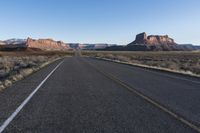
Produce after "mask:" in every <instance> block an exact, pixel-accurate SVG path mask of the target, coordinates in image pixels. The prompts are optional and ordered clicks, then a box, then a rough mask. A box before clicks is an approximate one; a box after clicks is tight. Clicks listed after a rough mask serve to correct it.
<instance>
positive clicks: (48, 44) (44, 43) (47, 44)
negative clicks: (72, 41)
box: [26, 38, 69, 50]
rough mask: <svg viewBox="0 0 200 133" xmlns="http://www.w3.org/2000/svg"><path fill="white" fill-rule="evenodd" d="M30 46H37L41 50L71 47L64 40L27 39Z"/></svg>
mask: <svg viewBox="0 0 200 133" xmlns="http://www.w3.org/2000/svg"><path fill="white" fill-rule="evenodd" d="M26 45H27V47H28V48H37V49H41V50H67V49H69V47H68V46H67V45H66V44H65V43H64V42H62V41H54V40H53V39H38V40H34V39H31V38H28V39H27V42H26Z"/></svg>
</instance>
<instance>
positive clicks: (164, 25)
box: [0, 0, 200, 44]
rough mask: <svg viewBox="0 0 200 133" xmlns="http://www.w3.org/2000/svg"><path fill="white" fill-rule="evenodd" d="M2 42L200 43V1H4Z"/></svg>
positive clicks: (0, 12)
mask: <svg viewBox="0 0 200 133" xmlns="http://www.w3.org/2000/svg"><path fill="white" fill-rule="evenodd" d="M0 18H1V20H0V40H5V39H9V38H27V37H32V38H36V39H37V38H53V39H55V40H63V41H65V42H80V43H88V42H90V43H104V42H106V43H117V44H127V43H129V42H131V41H133V40H134V39H135V35H136V34H137V33H140V32H143V31H145V32H147V34H168V35H169V36H170V37H172V38H174V39H175V40H176V42H178V43H193V44H200V0H1V3H0Z"/></svg>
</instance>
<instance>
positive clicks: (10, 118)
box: [0, 60, 64, 133]
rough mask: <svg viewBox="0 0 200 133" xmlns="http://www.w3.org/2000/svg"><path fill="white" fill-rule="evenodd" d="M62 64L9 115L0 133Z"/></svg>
mask: <svg viewBox="0 0 200 133" xmlns="http://www.w3.org/2000/svg"><path fill="white" fill-rule="evenodd" d="M63 62H64V60H63V61H62V62H60V63H59V64H58V65H57V66H56V67H55V68H54V69H53V70H52V71H51V72H50V73H49V74H48V75H47V77H46V78H45V79H44V80H43V81H42V82H41V83H40V84H39V85H38V86H37V87H36V88H35V90H34V91H33V92H32V93H31V94H30V95H29V96H28V97H27V98H26V99H25V100H24V101H23V102H22V103H21V105H20V106H19V107H18V108H17V109H16V110H15V111H14V112H13V113H12V115H10V116H9V117H8V118H7V119H6V120H5V121H4V123H3V124H2V125H1V126H0V133H2V132H3V131H4V129H5V128H6V127H7V126H8V125H9V124H10V123H11V121H12V120H13V119H14V118H15V117H16V115H17V114H18V113H19V112H20V111H21V110H22V108H23V107H24V106H25V105H26V104H27V103H28V102H29V100H30V99H31V98H32V97H33V95H34V94H35V93H36V92H37V91H38V90H39V89H40V87H41V86H42V85H43V84H44V83H45V81H46V80H47V79H48V78H49V77H50V76H51V75H52V74H53V73H54V72H55V71H56V69H57V68H58V67H59V66H60V65H61V64H62V63H63Z"/></svg>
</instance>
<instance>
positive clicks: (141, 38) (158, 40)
mask: <svg viewBox="0 0 200 133" xmlns="http://www.w3.org/2000/svg"><path fill="white" fill-rule="evenodd" d="M130 44H147V45H176V43H175V42H174V40H173V39H172V38H169V37H168V35H164V36H159V35H150V36H147V34H146V33H145V32H143V33H140V34H138V35H136V39H135V41H133V42H132V43H130Z"/></svg>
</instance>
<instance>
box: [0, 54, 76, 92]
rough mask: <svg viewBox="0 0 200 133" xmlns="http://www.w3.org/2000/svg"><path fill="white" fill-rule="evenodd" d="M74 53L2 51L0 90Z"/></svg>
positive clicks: (0, 58)
mask: <svg viewBox="0 0 200 133" xmlns="http://www.w3.org/2000/svg"><path fill="white" fill-rule="evenodd" d="M73 54H74V53H73V51H69V52H58V51H57V52H56V51H54V52H51V51H48V52H44V51H32V52H30V51H18V52H0V91H3V90H4V89H5V88H6V87H9V86H11V85H12V84H13V83H14V82H16V81H18V80H21V79H23V78H25V77H26V76H28V75H30V74H31V73H33V72H36V71H38V70H39V69H40V68H42V67H44V66H46V65H48V64H49V63H51V62H53V61H55V60H58V59H61V58H62V57H64V56H72V55H73Z"/></svg>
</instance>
